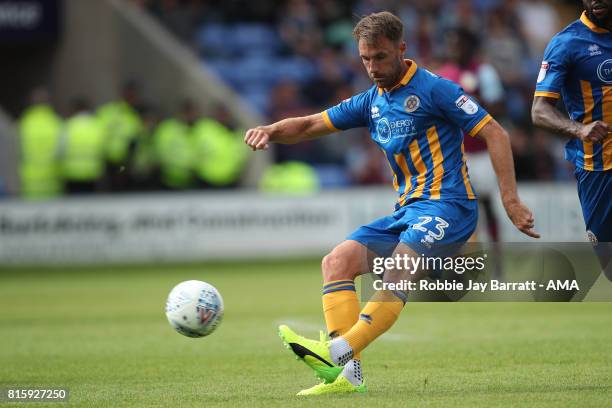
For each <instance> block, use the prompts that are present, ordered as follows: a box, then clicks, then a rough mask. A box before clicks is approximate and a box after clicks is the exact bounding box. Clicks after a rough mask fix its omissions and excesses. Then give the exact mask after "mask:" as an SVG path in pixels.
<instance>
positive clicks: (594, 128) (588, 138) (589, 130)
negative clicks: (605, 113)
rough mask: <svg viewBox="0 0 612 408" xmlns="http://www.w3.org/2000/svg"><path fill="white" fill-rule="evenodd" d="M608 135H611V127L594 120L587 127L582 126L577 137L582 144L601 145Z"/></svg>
mask: <svg viewBox="0 0 612 408" xmlns="http://www.w3.org/2000/svg"><path fill="white" fill-rule="evenodd" d="M608 133H612V125H608V124H607V123H606V122H602V121H601V120H596V121H595V122H592V123H589V124H588V125H583V126H582V128H581V129H580V132H579V133H578V136H579V137H580V140H582V141H583V142H591V143H601V142H602V141H603V140H604V139H605V138H606V137H607V136H608Z"/></svg>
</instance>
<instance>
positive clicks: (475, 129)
mask: <svg viewBox="0 0 612 408" xmlns="http://www.w3.org/2000/svg"><path fill="white" fill-rule="evenodd" d="M491 119H493V116H491V115H490V114H488V113H487V116H485V117H484V118H482V119H481V120H480V122H478V123H477V124H476V126H474V127H473V128H472V130H470V132H469V135H470V136H472V137H474V136H476V135H477V134H478V132H480V129H482V128H483V127H484V125H486V124H487V123H489V121H490V120H491Z"/></svg>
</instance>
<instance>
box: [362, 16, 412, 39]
mask: <svg viewBox="0 0 612 408" xmlns="http://www.w3.org/2000/svg"><path fill="white" fill-rule="evenodd" d="M381 36H382V37H385V38H387V39H389V40H391V41H393V42H399V41H401V40H402V38H403V37H404V24H403V23H402V20H400V19H399V17H397V16H396V15H395V14H393V13H390V12H388V11H381V12H380V13H372V14H370V15H367V16H365V17H363V18H362V19H361V20H359V22H358V23H357V24H356V25H355V28H354V29H353V37H355V40H357V41H359V40H364V41H366V42H367V43H369V44H371V43H373V42H376V40H377V39H378V38H379V37H381Z"/></svg>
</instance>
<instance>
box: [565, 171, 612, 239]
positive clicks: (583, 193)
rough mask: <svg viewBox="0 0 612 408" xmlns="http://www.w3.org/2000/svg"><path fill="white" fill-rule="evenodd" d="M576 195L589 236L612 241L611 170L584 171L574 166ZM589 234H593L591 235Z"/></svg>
mask: <svg viewBox="0 0 612 408" xmlns="http://www.w3.org/2000/svg"><path fill="white" fill-rule="evenodd" d="M574 175H575V176H576V180H577V181H578V197H579V198H580V206H581V207H582V215H583V217H584V223H585V224H586V229H587V231H590V233H589V238H590V239H591V240H594V239H596V240H597V241H599V242H612V170H607V171H586V170H583V169H579V168H576V171H575V172H574ZM591 234H592V235H593V236H591Z"/></svg>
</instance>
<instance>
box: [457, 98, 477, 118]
mask: <svg viewBox="0 0 612 408" xmlns="http://www.w3.org/2000/svg"><path fill="white" fill-rule="evenodd" d="M455 105H457V107H458V108H459V109H461V110H462V111H464V112H465V113H467V114H468V115H473V114H475V113H476V112H478V105H476V103H475V102H474V101H473V100H471V99H470V98H469V97H468V96H467V95H461V96H460V97H459V98H458V99H457V100H456V101H455Z"/></svg>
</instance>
